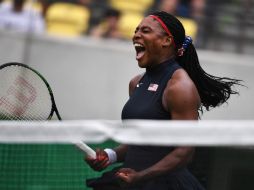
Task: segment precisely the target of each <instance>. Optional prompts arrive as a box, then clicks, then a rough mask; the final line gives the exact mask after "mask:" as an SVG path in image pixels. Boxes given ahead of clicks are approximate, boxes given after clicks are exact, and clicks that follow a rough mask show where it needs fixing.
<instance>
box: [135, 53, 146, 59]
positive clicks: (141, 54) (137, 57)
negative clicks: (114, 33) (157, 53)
mask: <svg viewBox="0 0 254 190" xmlns="http://www.w3.org/2000/svg"><path fill="white" fill-rule="evenodd" d="M144 54H145V52H144V51H140V52H138V53H137V55H136V59H141V58H142V57H143V55H144Z"/></svg>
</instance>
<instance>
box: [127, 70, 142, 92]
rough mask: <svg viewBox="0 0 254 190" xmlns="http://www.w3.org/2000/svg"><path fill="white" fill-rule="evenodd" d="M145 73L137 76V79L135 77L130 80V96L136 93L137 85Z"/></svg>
mask: <svg viewBox="0 0 254 190" xmlns="http://www.w3.org/2000/svg"><path fill="white" fill-rule="evenodd" d="M143 75H144V73H142V74H139V75H136V76H135V77H133V78H132V79H131V80H130V83H129V95H131V94H132V92H133V91H134V89H135V87H136V86H137V84H138V83H139V81H140V79H141V78H142V77H143Z"/></svg>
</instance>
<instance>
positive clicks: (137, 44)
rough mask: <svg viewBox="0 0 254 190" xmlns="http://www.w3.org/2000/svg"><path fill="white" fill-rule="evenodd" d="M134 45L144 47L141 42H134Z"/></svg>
mask: <svg viewBox="0 0 254 190" xmlns="http://www.w3.org/2000/svg"><path fill="white" fill-rule="evenodd" d="M134 46H135V47H144V46H143V45H142V44H139V43H134Z"/></svg>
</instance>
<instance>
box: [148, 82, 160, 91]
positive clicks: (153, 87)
mask: <svg viewBox="0 0 254 190" xmlns="http://www.w3.org/2000/svg"><path fill="white" fill-rule="evenodd" d="M158 87H159V85H158V84H153V83H151V84H150V85H149V87H148V89H147V90H149V91H153V92H156V91H157V89H158Z"/></svg>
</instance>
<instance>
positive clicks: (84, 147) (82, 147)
mask: <svg viewBox="0 0 254 190" xmlns="http://www.w3.org/2000/svg"><path fill="white" fill-rule="evenodd" d="M75 145H76V147H78V148H79V149H80V150H81V151H82V152H84V153H85V154H86V155H88V156H90V157H92V158H93V159H95V158H96V152H95V151H94V150H93V149H92V148H90V147H89V146H88V145H87V144H85V143H83V142H81V141H79V142H75Z"/></svg>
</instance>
